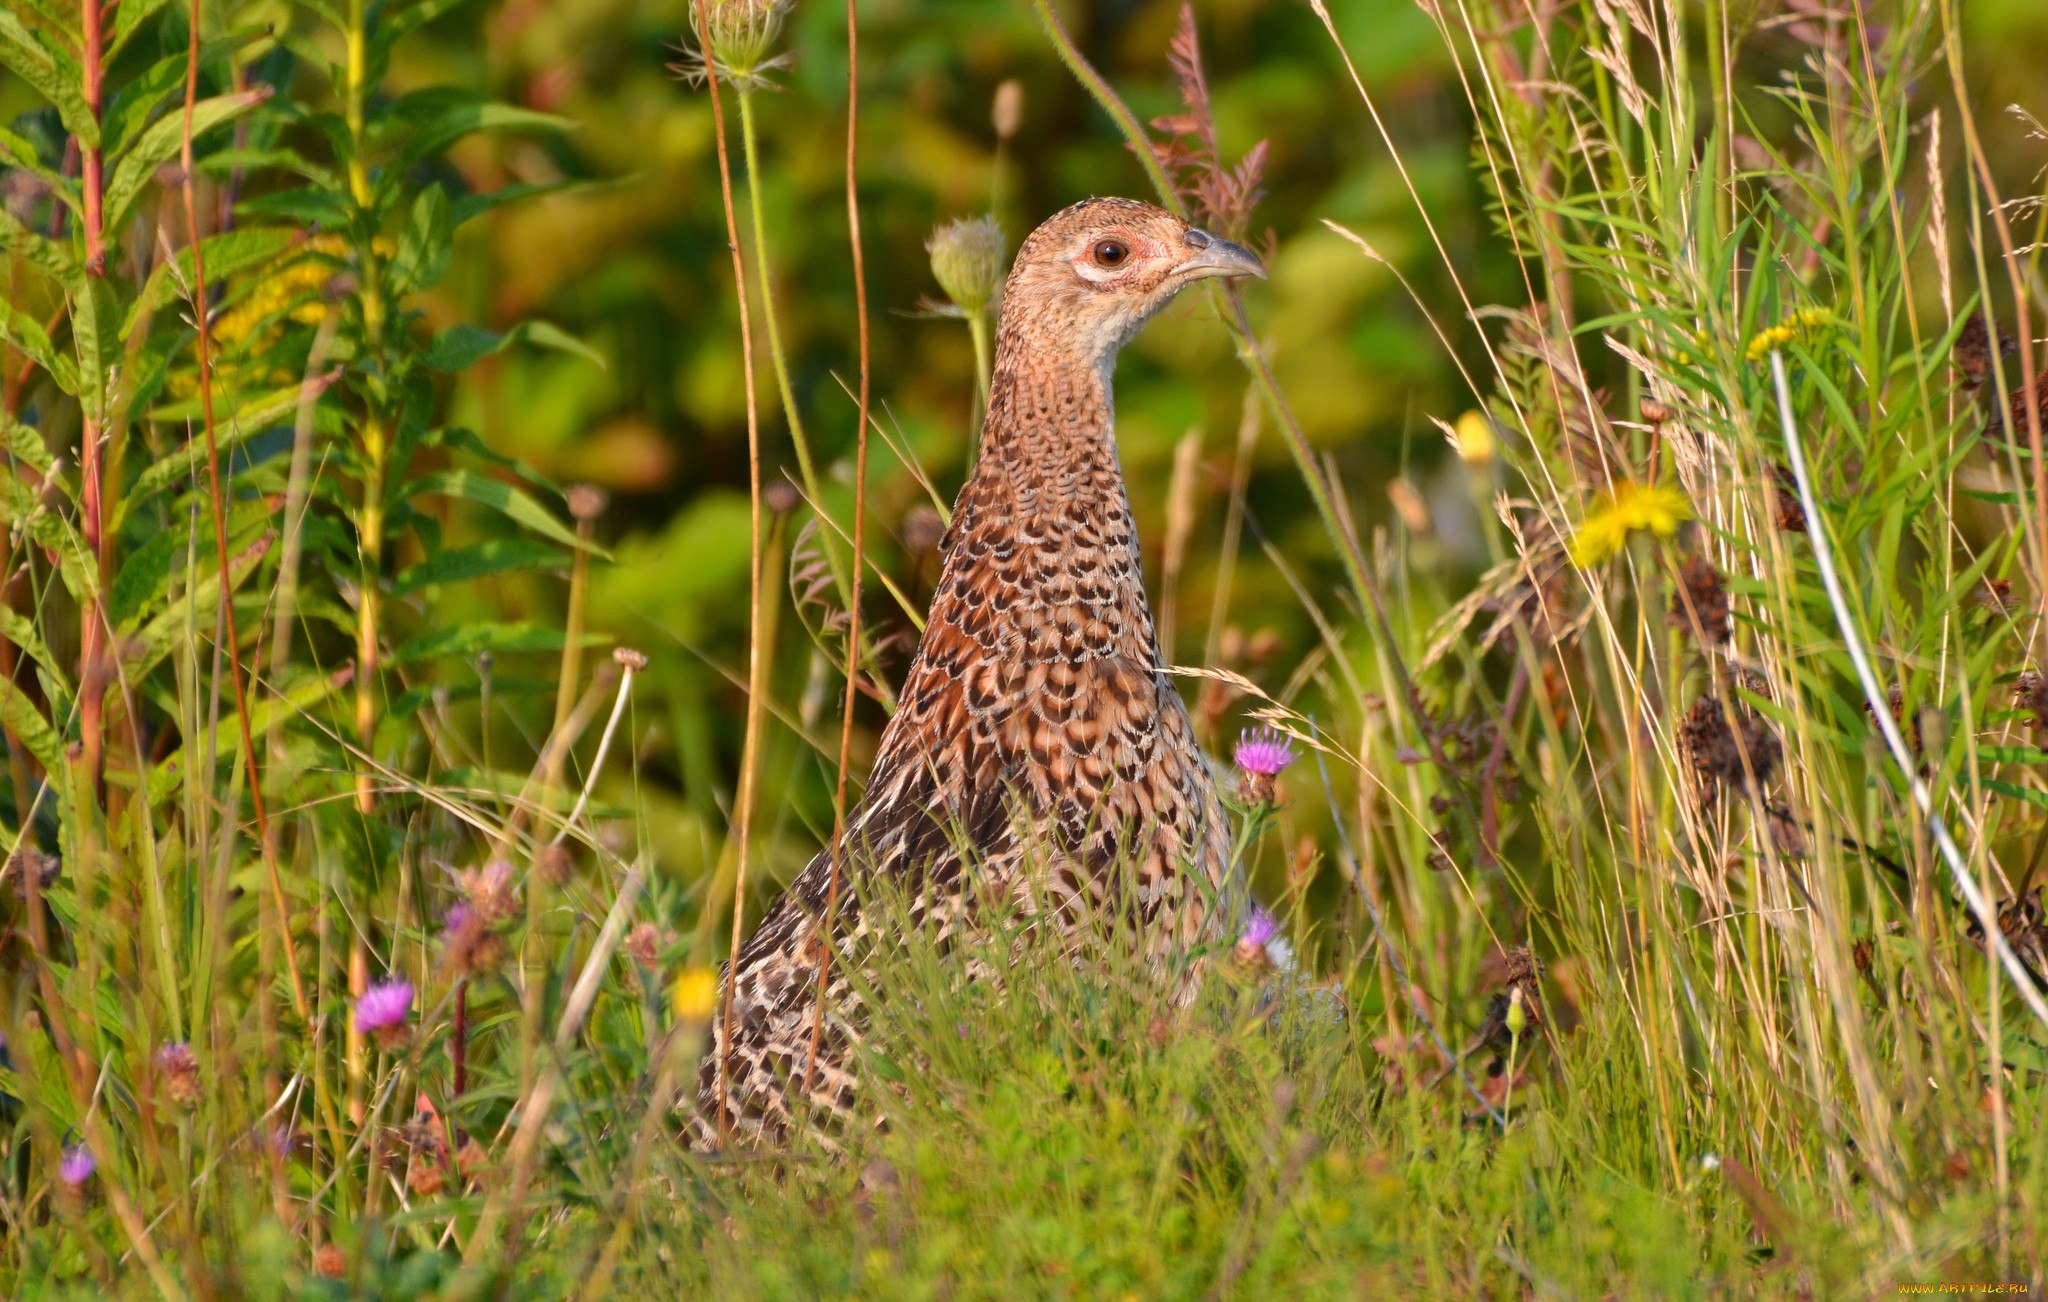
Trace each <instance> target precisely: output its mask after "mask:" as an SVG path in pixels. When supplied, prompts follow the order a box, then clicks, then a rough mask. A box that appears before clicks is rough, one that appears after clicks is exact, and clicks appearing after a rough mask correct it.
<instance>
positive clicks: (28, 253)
mask: <svg viewBox="0 0 2048 1302" xmlns="http://www.w3.org/2000/svg"><path fill="white" fill-rule="evenodd" d="M0 253H12V254H14V255H15V256H17V257H19V258H21V259H23V260H24V261H26V262H27V263H28V264H29V265H30V266H32V267H34V268H35V269H36V270H37V271H40V272H42V273H43V274H44V275H46V276H48V277H49V278H50V279H51V280H54V281H56V282H57V284H59V285H61V286H63V288H64V291H65V292H66V293H71V294H75V293H77V292H78V290H79V288H80V287H81V285H82V284H83V282H84V280H85V269H84V268H83V267H80V266H79V265H78V260H77V259H76V258H74V257H72V256H71V250H70V249H69V248H68V247H66V246H65V245H63V244H59V243H58V242H57V241H56V240H53V239H51V238H50V237H49V236H47V235H44V234H42V233H41V232H39V231H32V230H30V229H29V228H28V227H26V226H24V225H22V224H21V222H20V221H19V220H17V219H16V218H15V216H14V214H13V213H11V212H8V211H7V209H5V208H4V207H0Z"/></svg>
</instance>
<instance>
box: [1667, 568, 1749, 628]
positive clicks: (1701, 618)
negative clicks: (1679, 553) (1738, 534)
mask: <svg viewBox="0 0 2048 1302" xmlns="http://www.w3.org/2000/svg"><path fill="white" fill-rule="evenodd" d="M1670 619H1671V623H1672V625H1673V626H1674V627H1676V628H1678V629H1680V630H1682V631H1684V632H1686V633H1689V634H1692V635H1694V636H1696V637H1697V638H1698V639H1699V642H1700V645H1701V646H1703V647H1718V646H1726V645H1727V644H1728V641H1729V639H1730V638H1731V637H1732V636H1733V634H1734V627H1733V624H1732V623H1731V621H1730V619H1729V608H1728V585H1727V583H1726V581H1725V580H1724V579H1723V578H1722V577H1721V571H1719V570H1717V569H1715V568H1714V563H1713V562H1712V561H1710V560H1708V559H1707V558H1706V557H1705V556H1702V555H1700V554H1699V553H1697V552H1695V553H1694V554H1692V555H1690V556H1688V557H1686V558H1685V563H1684V564H1683V565H1681V566H1680V567H1679V570H1678V588H1677V590H1676V591H1674V592H1673V593H1672V594H1671V614H1670Z"/></svg>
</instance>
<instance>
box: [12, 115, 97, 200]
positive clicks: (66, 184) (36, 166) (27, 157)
mask: <svg viewBox="0 0 2048 1302" xmlns="http://www.w3.org/2000/svg"><path fill="white" fill-rule="evenodd" d="M0 163H5V164H6V165H7V166H9V167H18V168H20V169H21V170H22V171H24V172H32V173H34V174H35V175H36V176H37V177H39V178H41V180H42V182H43V184H45V185H47V186H49V187H50V189H51V190H52V191H53V192H54V193H55V194H56V196H57V197H58V198H59V199H62V200H63V201H64V202H65V203H66V204H67V205H69V206H70V207H71V208H72V209H73V210H76V209H77V207H78V191H77V187H76V186H74V185H73V184H72V182H71V181H70V180H69V179H68V178H66V177H64V176H61V175H59V174H58V173H56V172H53V171H51V170H50V169H49V168H47V167H44V166H43V160H42V156H41V155H40V154H38V153H37V152H36V147H35V146H34V145H32V144H30V143H29V142H28V141H27V140H25V139H23V138H22V137H21V136H18V135H16V134H14V133H13V132H12V131H9V130H8V129H7V128H5V127H0Z"/></svg>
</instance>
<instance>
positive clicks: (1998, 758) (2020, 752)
mask: <svg viewBox="0 0 2048 1302" xmlns="http://www.w3.org/2000/svg"><path fill="white" fill-rule="evenodd" d="M2015 717H2017V716H2015ZM1977 757H1978V758H1979V759H1982V760H1985V761H1987V762H1988V763H1992V764H2048V750H2042V749H2041V748H2040V747H2038V746H1979V747H1978V748H1977Z"/></svg>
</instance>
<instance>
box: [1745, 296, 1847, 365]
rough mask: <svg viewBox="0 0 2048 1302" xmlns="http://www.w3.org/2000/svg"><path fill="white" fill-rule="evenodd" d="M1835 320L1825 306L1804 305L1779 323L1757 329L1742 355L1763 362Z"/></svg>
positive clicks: (1753, 360)
mask: <svg viewBox="0 0 2048 1302" xmlns="http://www.w3.org/2000/svg"><path fill="white" fill-rule="evenodd" d="M1834 320H1835V317H1834V314H1833V313H1832V312H1829V311H1828V310H1827V309H1826V308H1824V307H1802V308H1800V309H1799V310H1798V311H1797V312H1794V313H1793V314H1792V315H1791V316H1788V317H1786V318H1785V319H1784V320H1783V321H1780V322H1779V323H1778V324H1776V325H1774V326H1766V327H1765V328H1764V329H1762V330H1759V331H1757V333H1756V335H1755V337H1754V338H1752V339H1751V340H1750V341H1749V342H1748V343H1747V344H1745V345H1744V346H1743V349H1742V355H1743V356H1744V357H1747V358H1748V359H1749V360H1750V361H1752V362H1761V361H1763V360H1765V359H1766V358H1768V357H1769V356H1770V355H1771V354H1772V353H1774V352H1776V351H1777V350H1778V349H1780V348H1783V347H1784V346H1785V345H1787V344H1789V343H1793V342H1794V341H1796V340H1798V339H1800V338H1803V337H1804V336H1806V335H1810V334H1812V333H1813V332H1815V331H1816V330H1819V329H1820V328H1821V327H1822V326H1825V325H1832V324H1834Z"/></svg>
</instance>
